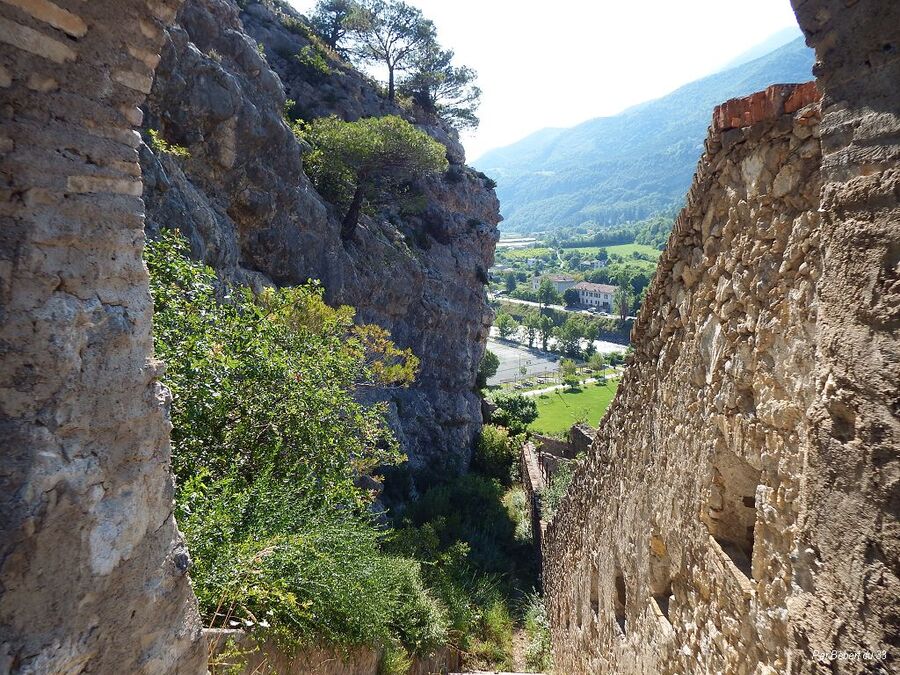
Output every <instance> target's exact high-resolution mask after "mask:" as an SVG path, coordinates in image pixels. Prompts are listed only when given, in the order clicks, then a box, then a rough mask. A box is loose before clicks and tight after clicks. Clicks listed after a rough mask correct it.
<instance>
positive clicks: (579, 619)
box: [575, 593, 584, 628]
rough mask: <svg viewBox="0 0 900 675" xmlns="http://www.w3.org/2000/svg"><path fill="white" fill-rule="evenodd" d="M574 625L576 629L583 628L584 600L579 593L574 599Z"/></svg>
mask: <svg viewBox="0 0 900 675" xmlns="http://www.w3.org/2000/svg"><path fill="white" fill-rule="evenodd" d="M575 625H576V626H577V627H578V628H584V600H583V598H582V597H581V593H578V594H577V596H576V598H575Z"/></svg>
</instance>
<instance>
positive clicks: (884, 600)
mask: <svg viewBox="0 0 900 675" xmlns="http://www.w3.org/2000/svg"><path fill="white" fill-rule="evenodd" d="M794 4H795V8H796V12H797V16H798V18H799V20H800V24H801V26H802V28H803V29H804V31H805V32H806V34H807V40H808V42H809V43H810V44H811V45H812V46H814V47H815V48H816V51H817V56H818V64H817V66H816V75H817V77H818V84H819V87H820V89H821V90H822V91H823V92H824V97H823V98H822V101H821V103H817V102H815V101H814V99H815V98H816V96H814V95H813V91H812V89H811V86H810V85H803V86H788V87H773V88H771V89H769V90H767V91H766V92H763V93H760V94H757V95H754V96H753V97H749V98H748V99H743V100H736V101H731V102H728V103H727V104H725V105H723V106H720V107H719V108H718V109H717V110H716V113H715V115H714V120H713V126H712V127H711V129H710V134H709V138H708V139H707V142H706V152H705V153H704V156H703V158H702V159H701V161H700V164H699V167H698V170H697V174H696V176H695V180H694V184H693V186H692V188H691V191H690V193H689V196H688V199H687V206H686V207H685V209H684V211H683V212H682V213H681V215H680V216H679V218H678V220H677V223H676V227H675V231H674V232H673V234H672V236H671V238H670V240H669V245H668V249H667V251H666V253H665V254H664V255H663V257H662V259H661V262H660V266H659V269H658V272H657V275H656V279H655V281H654V284H653V286H652V288H651V291H650V294H649V297H648V301H647V302H646V304H645V306H644V308H643V310H642V312H641V315H640V317H639V319H638V322H637V324H636V326H635V329H634V332H633V335H632V339H633V344H634V348H635V354H634V357H633V359H632V361H631V363H630V366H629V368H628V369H627V371H626V374H625V377H624V378H623V382H622V384H621V385H620V388H619V394H618V396H617V398H616V400H615V401H614V403H613V405H612V406H611V407H610V410H609V412H608V414H607V416H606V418H605V420H604V422H603V424H602V425H601V428H600V429H599V431H598V434H597V437H596V439H595V441H594V444H593V446H592V449H591V452H590V453H589V456H588V457H587V459H586V460H585V462H584V463H583V465H582V466H581V467H580V468H579V470H578V471H577V473H576V476H575V478H574V480H573V483H572V486H571V488H570V491H569V493H568V495H567V498H566V499H565V500H564V502H563V504H562V506H561V507H560V509H559V511H558V514H557V516H556V517H555V519H554V520H553V521H552V522H551V523H550V525H549V527H548V529H547V532H546V537H545V540H544V548H543V553H544V581H545V586H546V588H545V591H546V595H547V598H548V601H549V614H550V618H551V623H552V636H553V651H554V655H555V659H556V665H557V667H558V668H559V669H560V670H561V671H562V672H564V673H567V674H572V675H574V674H577V673H707V672H721V673H735V674H739V673H815V672H840V673H856V672H875V673H889V672H897V668H898V665H897V664H898V661H900V652H898V648H900V644H898V640H900V581H898V560H900V555H898V553H900V542H898V536H897V535H898V526H897V506H898V479H900V464H898V448H900V419H898V412H900V390H898V387H900V343H898V342H900V341H898V338H900V336H898V329H900V205H898V199H900V168H898V159H900V144H898V138H900V114H898V113H900V91H898V90H897V87H896V83H897V82H898V81H900V4H898V3H896V2H876V1H874V0H872V1H869V2H865V1H859V2H856V1H853V0H846V1H845V0H840V1H837V0H836V1H834V2H824V1H818V0H806V1H805V2H803V1H800V0H798V1H796V2H795V3H794Z"/></svg>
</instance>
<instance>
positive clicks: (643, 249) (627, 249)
mask: <svg viewBox="0 0 900 675" xmlns="http://www.w3.org/2000/svg"><path fill="white" fill-rule="evenodd" d="M635 251H637V252H638V253H644V254H646V255H649V256H652V257H653V259H654V260H658V259H659V256H660V255H662V251H658V250H657V249H655V248H653V247H652V246H646V245H645V244H619V245H618V246H607V247H606V252H607V253H609V254H613V253H618V254H619V255H620V256H623V257H625V258H627V257H628V256H630V255H631V254H632V253H633V252H635Z"/></svg>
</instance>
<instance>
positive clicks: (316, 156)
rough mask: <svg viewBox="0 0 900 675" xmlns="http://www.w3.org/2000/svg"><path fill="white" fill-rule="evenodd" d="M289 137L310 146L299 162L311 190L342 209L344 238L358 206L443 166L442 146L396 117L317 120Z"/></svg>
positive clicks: (353, 223) (355, 218) (386, 197)
mask: <svg viewBox="0 0 900 675" xmlns="http://www.w3.org/2000/svg"><path fill="white" fill-rule="evenodd" d="M294 133H296V134H297V135H299V136H301V137H303V138H304V139H305V140H306V141H308V142H309V143H310V144H311V145H312V147H313V150H312V152H310V153H309V154H308V155H306V157H305V162H304V164H305V170H306V173H307V175H308V176H309V177H310V179H311V180H312V182H313V184H314V185H315V187H316V189H317V190H318V191H319V193H320V194H322V196H324V197H325V198H326V199H328V200H329V201H330V202H332V203H333V204H335V205H337V206H339V207H342V208H346V209H347V211H346V214H345V215H344V218H343V223H342V227H341V237H342V238H343V239H345V240H347V239H351V238H352V237H353V234H354V232H355V231H356V225H357V223H358V222H359V216H360V213H361V212H362V209H363V206H364V203H366V202H367V203H369V204H372V205H374V204H379V203H384V202H385V201H386V200H389V199H391V197H392V195H393V193H394V192H395V190H396V189H397V188H398V187H399V186H400V185H402V184H403V183H405V182H408V181H410V180H412V179H414V178H416V177H419V176H423V175H428V174H432V173H438V172H443V171H446V170H447V166H448V163H447V155H446V148H444V146H443V145H441V144H440V143H438V142H437V141H435V140H434V139H433V138H431V137H430V136H429V135H428V134H426V133H424V132H422V131H420V130H418V129H416V128H415V127H414V126H413V125H412V124H410V123H409V122H407V121H406V120H404V119H402V118H400V117H397V116H396V115H388V116H387V117H368V118H365V119H361V120H358V121H356V122H344V121H343V120H340V119H338V118H337V117H334V116H332V117H320V118H318V119H316V120H313V121H312V122H311V123H309V124H298V125H296V126H295V127H294Z"/></svg>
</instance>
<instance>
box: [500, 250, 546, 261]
mask: <svg viewBox="0 0 900 675" xmlns="http://www.w3.org/2000/svg"><path fill="white" fill-rule="evenodd" d="M549 252H550V249H549V248H545V247H541V248H509V249H498V250H497V257H498V258H499V257H501V256H502V257H505V258H507V259H509V260H527V259H528V258H540V257H541V256H545V255H547V254H548V253H549Z"/></svg>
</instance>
